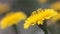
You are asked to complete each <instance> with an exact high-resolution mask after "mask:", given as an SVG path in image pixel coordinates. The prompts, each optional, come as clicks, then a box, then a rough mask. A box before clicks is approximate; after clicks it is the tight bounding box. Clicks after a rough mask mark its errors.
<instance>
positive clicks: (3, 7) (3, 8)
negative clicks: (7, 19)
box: [0, 2, 10, 14]
mask: <svg viewBox="0 0 60 34" xmlns="http://www.w3.org/2000/svg"><path fill="white" fill-rule="evenodd" d="M9 10H10V5H9V4H8V3H2V2H0V14H2V13H5V12H7V11H9Z"/></svg>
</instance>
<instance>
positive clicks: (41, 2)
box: [38, 0, 48, 4]
mask: <svg viewBox="0 0 60 34" xmlns="http://www.w3.org/2000/svg"><path fill="white" fill-rule="evenodd" d="M47 1H48V0H38V2H39V3H40V4H43V3H46V2H47Z"/></svg>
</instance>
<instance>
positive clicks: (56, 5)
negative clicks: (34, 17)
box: [50, 1, 60, 10]
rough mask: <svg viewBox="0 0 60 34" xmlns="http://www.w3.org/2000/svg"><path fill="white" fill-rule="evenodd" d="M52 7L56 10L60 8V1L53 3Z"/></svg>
mask: <svg viewBox="0 0 60 34" xmlns="http://www.w3.org/2000/svg"><path fill="white" fill-rule="evenodd" d="M50 8H52V9H54V10H60V1H57V2H55V3H53V4H51V6H50Z"/></svg>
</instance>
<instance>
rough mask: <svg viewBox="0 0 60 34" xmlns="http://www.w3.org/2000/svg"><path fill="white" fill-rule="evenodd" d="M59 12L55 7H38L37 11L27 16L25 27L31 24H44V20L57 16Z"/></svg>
mask: <svg viewBox="0 0 60 34" xmlns="http://www.w3.org/2000/svg"><path fill="white" fill-rule="evenodd" d="M56 14H57V12H55V11H54V10H53V9H44V10H42V9H37V12H36V11H34V12H32V14H31V16H30V17H28V18H27V20H26V21H25V24H24V28H25V29H27V28H28V27H29V26H31V25H35V24H36V23H37V24H38V25H43V20H45V19H50V18H51V17H53V16H55V15H56Z"/></svg>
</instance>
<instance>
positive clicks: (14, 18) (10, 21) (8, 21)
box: [1, 12, 26, 29]
mask: <svg viewBox="0 0 60 34" xmlns="http://www.w3.org/2000/svg"><path fill="white" fill-rule="evenodd" d="M25 19H26V15H25V14H24V13H23V12H11V13H8V14H7V15H6V16H5V17H4V18H3V19H2V21H1V28H2V29H5V28H6V27H7V26H12V25H14V24H17V23H18V22H20V21H21V20H25Z"/></svg>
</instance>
